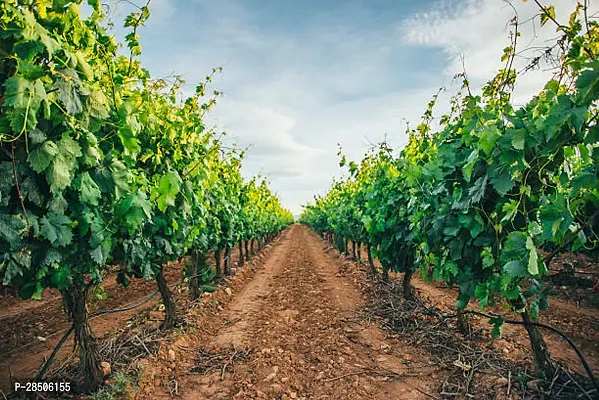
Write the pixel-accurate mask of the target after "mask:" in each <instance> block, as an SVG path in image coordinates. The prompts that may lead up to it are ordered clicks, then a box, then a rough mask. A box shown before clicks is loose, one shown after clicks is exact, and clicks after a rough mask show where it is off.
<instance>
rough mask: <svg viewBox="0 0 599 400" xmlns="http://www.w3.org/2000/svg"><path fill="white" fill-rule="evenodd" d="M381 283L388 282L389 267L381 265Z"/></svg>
mask: <svg viewBox="0 0 599 400" xmlns="http://www.w3.org/2000/svg"><path fill="white" fill-rule="evenodd" d="M382 278H383V282H389V267H387V266H385V265H383V275H382Z"/></svg>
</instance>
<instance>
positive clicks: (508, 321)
mask: <svg viewBox="0 0 599 400" xmlns="http://www.w3.org/2000/svg"><path fill="white" fill-rule="evenodd" d="M380 282H383V283H385V284H387V285H389V284H388V283H387V282H384V281H380ZM389 286H391V285H389ZM415 299H416V300H417V301H418V302H419V303H420V305H422V306H423V307H424V308H425V310H426V311H427V312H428V313H429V315H433V316H436V317H439V318H441V320H446V319H451V318H456V317H457V316H458V314H449V315H447V314H445V315H444V314H441V313H438V312H436V311H435V310H433V309H431V308H429V307H427V305H426V304H424V303H423V302H422V300H420V299H419V298H418V297H415ZM464 314H475V315H479V316H482V317H485V318H497V317H501V316H500V315H493V314H486V313H482V312H479V311H475V310H466V311H464ZM503 322H504V323H506V324H513V325H524V326H526V325H532V326H537V327H539V328H545V329H547V330H550V331H551V332H553V333H557V334H558V335H559V336H561V337H562V338H564V339H565V340H566V342H568V344H569V345H570V347H572V349H574V351H575V352H576V355H578V358H579V359H580V362H581V363H582V366H583V367H584V370H585V371H586V373H587V375H588V376H589V378H590V379H591V382H592V383H593V386H595V389H596V390H597V392H599V384H598V383H597V379H596V378H595V375H594V374H593V371H592V370H591V367H590V366H589V364H588V363H587V360H586V359H585V358H584V356H583V355H582V352H581V351H580V349H579V348H578V347H577V346H576V345H575V344H574V342H573V341H572V339H570V338H569V337H568V336H567V335H566V334H565V333H563V332H562V331H560V330H559V329H557V328H554V327H553V326H551V325H547V324H544V323H542V322H528V323H527V322H524V321H518V320H514V319H505V320H503Z"/></svg>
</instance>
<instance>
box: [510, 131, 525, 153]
mask: <svg viewBox="0 0 599 400" xmlns="http://www.w3.org/2000/svg"><path fill="white" fill-rule="evenodd" d="M525 143H526V131H525V130H524V129H518V130H516V131H514V137H513V138H512V146H513V147H514V149H516V150H524V145H525Z"/></svg>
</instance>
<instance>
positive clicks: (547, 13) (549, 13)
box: [541, 6, 555, 26]
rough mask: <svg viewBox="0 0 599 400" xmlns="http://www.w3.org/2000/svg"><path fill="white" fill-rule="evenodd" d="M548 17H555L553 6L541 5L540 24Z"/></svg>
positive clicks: (545, 21)
mask: <svg viewBox="0 0 599 400" xmlns="http://www.w3.org/2000/svg"><path fill="white" fill-rule="evenodd" d="M550 19H555V8H554V7H553V6H549V7H543V13H542V14H541V26H543V25H545V24H546V23H547V21H549V20H550Z"/></svg>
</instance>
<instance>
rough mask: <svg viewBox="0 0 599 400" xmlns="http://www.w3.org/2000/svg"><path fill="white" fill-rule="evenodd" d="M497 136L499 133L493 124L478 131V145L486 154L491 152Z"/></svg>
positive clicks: (499, 135)
mask: <svg viewBox="0 0 599 400" xmlns="http://www.w3.org/2000/svg"><path fill="white" fill-rule="evenodd" d="M499 137H501V134H500V133H499V130H498V129H497V126H495V125H492V126H490V127H487V128H486V129H485V130H484V131H482V132H481V133H480V139H479V146H480V148H481V149H482V150H483V151H484V152H485V154H486V155H489V154H491V152H492V151H493V148H494V147H495V142H496V141H497V139H498V138H499Z"/></svg>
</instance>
